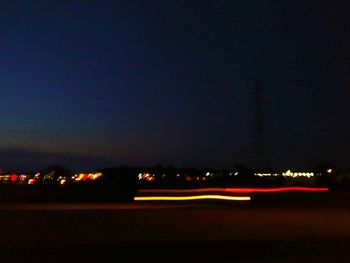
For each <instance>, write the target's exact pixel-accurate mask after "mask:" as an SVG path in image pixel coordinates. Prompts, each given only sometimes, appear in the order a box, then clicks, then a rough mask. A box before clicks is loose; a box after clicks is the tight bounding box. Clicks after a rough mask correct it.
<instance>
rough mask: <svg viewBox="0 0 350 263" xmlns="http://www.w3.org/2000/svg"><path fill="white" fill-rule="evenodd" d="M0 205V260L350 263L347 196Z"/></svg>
mask: <svg viewBox="0 0 350 263" xmlns="http://www.w3.org/2000/svg"><path fill="white" fill-rule="evenodd" d="M305 200H306V201H301V200H298V201H297V202H291V201H290V200H288V201H284V202H278V203H274V202H272V201H271V200H270V201H265V202H250V203H230V202H190V203H189V202H185V203H170V204H169V203H136V204H101V205H99V204H11V205H6V204H2V205H0V214H1V216H0V226H1V234H0V246H1V253H0V262H180V261H181V262H265V261H266V262H350V204H349V202H348V200H349V199H348V194H329V193H327V195H326V196H325V195H322V196H321V195H320V199H319V201H318V200H317V198H311V199H310V200H311V201H308V200H307V199H305Z"/></svg>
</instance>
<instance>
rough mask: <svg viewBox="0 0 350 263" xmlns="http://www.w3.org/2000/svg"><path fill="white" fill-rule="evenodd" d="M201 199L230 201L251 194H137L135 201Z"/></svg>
mask: <svg viewBox="0 0 350 263" xmlns="http://www.w3.org/2000/svg"><path fill="white" fill-rule="evenodd" d="M200 199H219V200H230V201H250V197H249V196H226V195H192V196H136V197H135V198H134V200H135V201H187V200H200Z"/></svg>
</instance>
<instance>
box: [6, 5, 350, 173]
mask: <svg viewBox="0 0 350 263" xmlns="http://www.w3.org/2000/svg"><path fill="white" fill-rule="evenodd" d="M238 2H239V3H238ZM296 2H297V3H296ZM347 2H348V1H320V0H315V1H261V0H256V1H232V0H228V1H218V0H217V1H203V0H198V1H189V0H184V1H180V0H179V1H171V0H164V1H102V0H98V1H88V0H84V1H83V0H81V1H51V0H50V1H49V0H48V1H29V0H28V1H25V0H23V1H13V0H8V1H4V0H3V1H0V99H1V103H0V120H1V122H0V168H3V169H34V168H41V167H43V166H45V165H47V164H52V163H61V164H64V165H67V166H69V167H70V168H71V169H73V170H74V169H92V168H101V167H104V166H112V165H115V166H117V165H122V164H125V165H131V166H144V165H147V166H149V165H155V164H161V165H163V166H168V165H173V166H180V167H190V166H194V167H202V166H206V167H216V168H229V167H231V166H232V164H233V163H237V162H241V163H245V164H252V156H253V155H254V154H253V150H252V142H253V140H254V121H253V120H254V116H253V113H254V96H253V95H254V93H253V84H254V80H255V79H256V78H259V79H260V80H261V83H262V87H263V91H264V103H265V107H264V111H265V118H264V124H265V138H266V144H267V152H268V160H269V163H270V164H271V166H274V167H277V168H280V169H285V170H286V169H306V168H309V167H313V166H314V165H316V164H318V163H320V162H325V161H328V162H331V163H334V164H336V165H337V166H338V167H348V164H347V163H348V159H349V156H350V148H349V147H350V125H349V121H350V120H349V99H350V49H349V47H350V18H349V14H350V6H349V4H348V3H347Z"/></svg>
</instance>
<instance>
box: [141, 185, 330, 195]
mask: <svg viewBox="0 0 350 263" xmlns="http://www.w3.org/2000/svg"><path fill="white" fill-rule="evenodd" d="M287 191H304V192H326V191H328V188H327V187H297V186H291V187H274V188H196V189H143V190H139V193H196V192H230V193H275V192H287Z"/></svg>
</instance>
